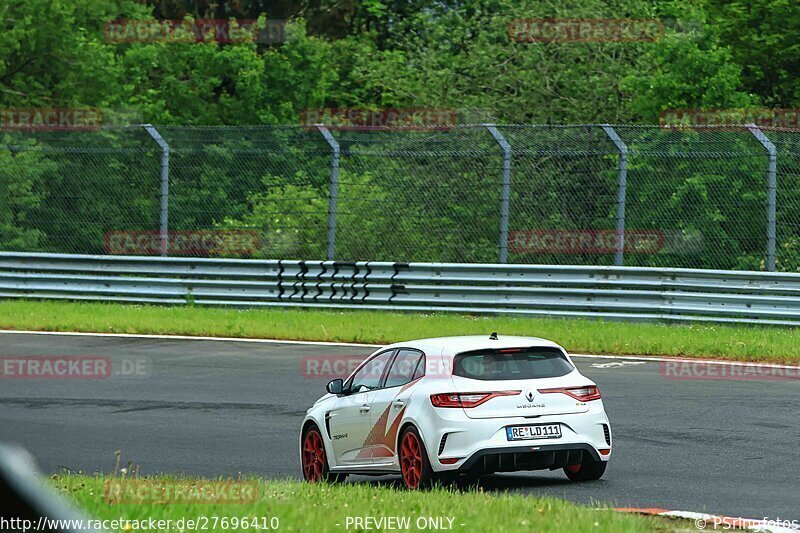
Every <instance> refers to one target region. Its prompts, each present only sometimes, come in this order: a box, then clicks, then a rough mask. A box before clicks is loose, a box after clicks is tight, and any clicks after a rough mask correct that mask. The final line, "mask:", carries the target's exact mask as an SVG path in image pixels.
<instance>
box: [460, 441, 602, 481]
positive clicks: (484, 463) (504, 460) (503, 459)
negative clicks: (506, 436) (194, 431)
mask: <svg viewBox="0 0 800 533" xmlns="http://www.w3.org/2000/svg"><path fill="white" fill-rule="evenodd" d="M587 457H591V458H592V459H593V460H595V461H601V460H602V459H601V457H600V455H599V454H598V453H597V450H595V449H594V448H593V447H592V446H590V445H589V444H543V445H534V446H513V447H508V446H506V447H502V448H487V449H484V450H479V451H477V452H475V453H474V454H472V456H470V457H469V459H467V460H466V461H464V462H463V464H461V466H459V467H458V469H457V470H456V472H458V473H462V474H491V473H492V472H517V471H520V470H545V469H549V470H555V469H557V468H563V467H565V466H567V465H574V464H581V463H583V462H586V459H587Z"/></svg>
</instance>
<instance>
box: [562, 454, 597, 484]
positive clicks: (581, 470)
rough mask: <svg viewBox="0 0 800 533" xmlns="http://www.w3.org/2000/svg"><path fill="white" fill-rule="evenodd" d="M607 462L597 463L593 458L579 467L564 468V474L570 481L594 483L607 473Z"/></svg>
mask: <svg viewBox="0 0 800 533" xmlns="http://www.w3.org/2000/svg"><path fill="white" fill-rule="evenodd" d="M606 463H607V462H606V461H595V460H594V459H592V458H591V457H590V458H589V460H588V461H584V462H583V463H581V464H579V465H569V466H565V467H564V473H565V474H566V475H567V477H568V478H569V479H570V481H594V480H596V479H600V478H601V477H603V474H604V473H605V471H606Z"/></svg>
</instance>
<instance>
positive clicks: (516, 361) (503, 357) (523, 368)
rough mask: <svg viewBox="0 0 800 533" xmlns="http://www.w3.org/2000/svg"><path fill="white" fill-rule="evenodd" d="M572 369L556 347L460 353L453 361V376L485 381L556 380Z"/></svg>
mask: <svg viewBox="0 0 800 533" xmlns="http://www.w3.org/2000/svg"><path fill="white" fill-rule="evenodd" d="M572 369H573V367H572V365H571V364H570V362H569V361H568V360H567V358H566V357H565V356H564V354H563V352H561V350H559V349H557V348H519V349H517V348H514V349H507V350H480V351H474V352H464V353H461V354H458V355H456V356H455V359H454V361H453V374H454V375H456V376H461V377H465V378H470V379H481V380H486V381H491V380H503V379H538V378H555V377H558V376H564V375H566V374H569V373H570V372H572Z"/></svg>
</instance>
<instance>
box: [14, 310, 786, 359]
mask: <svg viewBox="0 0 800 533" xmlns="http://www.w3.org/2000/svg"><path fill="white" fill-rule="evenodd" d="M0 329H25V330H47V331H90V332H105V333H150V334H167V335H170V334H171V335H205V336H222V337H251V338H274V339H290V340H314V341H340V342H361V343H374V344H384V343H389V342H396V341H401V340H407V339H413V338H423V337H438V336H444V335H469V334H486V335H488V334H489V333H490V332H492V331H498V332H500V333H501V334H507V335H532V336H537V337H544V338H547V339H551V340H553V341H555V342H558V343H559V344H561V345H562V346H564V347H565V348H566V349H567V350H568V351H570V352H573V353H596V354H623V355H626V354H627V355H630V354H634V355H670V356H691V357H711V358H725V359H733V360H742V361H763V362H768V361H769V362H778V363H800V329H798V328H786V327H756V326H728V325H725V326H722V325H674V324H670V325H665V324H648V323H628V322H609V321H601V320H567V319H543V318H524V317H511V316H465V315H457V314H427V315H426V314H414V313H386V312H379V311H329V310H300V309H277V308H273V309H249V310H237V309H230V308H210V307H195V306H185V307H162V306H155V305H153V306H150V305H121V304H107V303H72V302H55V301H53V302H50V301H25V300H6V301H0Z"/></svg>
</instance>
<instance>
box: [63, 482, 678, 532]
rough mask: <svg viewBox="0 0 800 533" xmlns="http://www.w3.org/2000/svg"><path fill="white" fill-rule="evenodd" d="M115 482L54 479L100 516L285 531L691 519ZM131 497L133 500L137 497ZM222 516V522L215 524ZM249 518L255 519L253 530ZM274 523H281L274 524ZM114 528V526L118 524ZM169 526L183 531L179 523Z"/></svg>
mask: <svg viewBox="0 0 800 533" xmlns="http://www.w3.org/2000/svg"><path fill="white" fill-rule="evenodd" d="M109 481H111V482H115V481H119V478H111V477H103V476H96V477H89V476H80V475H67V476H55V477H54V478H53V480H52V483H53V485H54V486H55V487H56V488H57V489H58V490H59V491H61V492H62V493H64V494H66V495H67V496H68V497H69V498H71V499H72V500H73V501H74V502H75V503H76V505H77V506H78V507H79V508H81V509H82V510H83V511H84V514H85V515H87V516H88V517H90V518H92V519H100V520H115V519H120V518H121V519H124V520H149V519H150V518H152V519H154V520H169V519H171V520H173V524H175V523H176V521H178V520H180V519H181V518H184V519H198V518H199V517H208V523H207V527H208V531H256V529H255V528H253V527H251V526H252V525H253V523H252V519H254V518H255V519H256V520H257V524H258V525H262V524H263V523H264V522H265V520H264V518H263V517H266V524H267V525H270V519H271V518H272V517H277V521H278V525H279V527H278V528H277V531H314V532H322V531H364V530H365V528H360V527H354V526H355V524H354V523H352V522H351V523H349V524H348V522H347V517H348V516H349V517H351V520H352V519H354V518H355V517H373V518H375V519H380V518H381V517H390V516H392V517H408V519H409V520H410V525H411V527H410V528H409V530H411V531H416V530H419V528H417V527H416V521H417V520H418V519H420V517H422V518H423V519H424V518H425V517H440V518H443V519H444V520H443V522H442V523H443V524H448V521H447V518H451V519H452V522H451V524H452V526H451V527H452V530H454V531H487V532H488V531H502V532H505V531H570V532H572V531H593V532H617V531H675V530H676V529H677V528H678V526H680V525H682V524H683V522H680V521H674V520H669V519H665V518H655V517H644V516H636V515H629V514H623V513H620V512H616V511H613V510H610V509H606V508H593V507H588V506H581V505H575V504H572V503H568V502H566V501H564V500H559V499H556V498H551V497H533V496H523V495H519V494H508V493H487V492H482V491H475V490H470V491H459V490H457V489H453V488H450V489H446V488H445V489H442V488H437V489H434V490H430V491H415V492H409V491H405V490H399V489H395V488H392V487H387V486H377V485H375V484H372V483H357V484H344V485H326V484H320V485H312V484H308V483H302V482H299V481H271V480H263V479H248V480H245V481H244V482H245V483H255V484H256V485H255V487H256V488H255V490H254V491H253V494H255V495H256V498H254V500H255V501H250V502H249V503H234V504H231V503H199V504H198V503H170V504H164V503H153V502H152V500H148V497H147V496H146V495H147V494H150V491H140V490H137V492H136V493H137V494H145V497H144V498H143V499H142V500H137V501H136V502H135V503H126V504H120V503H113V504H109V503H108V502H107V500H106V494H107V492H106V483H107V482H109ZM199 481H200V483H203V481H202V480H199ZM144 482H145V483H146V482H147V480H145V481H144ZM156 483H157V484H158V486H160V487H177V488H184V487H186V486H187V485H189V484H191V480H188V479H175V478H157V481H156ZM149 486H152V485H149ZM125 499H126V500H127V501H131V499H130V498H125ZM184 501H185V499H184ZM213 517H217V518H216V519H214V518H213ZM223 517H225V518H227V519H228V521H227V527H225V526H224V525H223ZM244 519H246V520H244ZM201 520H202V519H201ZM215 520H216V525H217V527H213V526H214V525H215V522H214V521H215ZM234 521H236V523H237V524H238V525H239V527H238V528H233V527H232V526H233V524H234ZM242 524H247V528H245V527H244V526H242ZM420 524H422V522H420ZM462 524H463V525H462ZM110 525H111V524H108V526H110ZM163 525H166V523H164V524H163ZM272 525H275V523H274V522H272ZM348 525H350V527H347V526H348ZM109 529H110V530H112V531H113V530H114V529H113V528H112V527H109ZM131 529H132V530H135V529H136V528H135V527H132V528H131ZM131 529H129V530H128V531H130V530H131ZM164 529H166V527H165V528H164ZM185 529H186V530H189V528H185ZM119 530H124V528H123V529H119ZM119 530H118V531H119ZM167 530H169V531H178V529H177V528H176V527H173V528H172V529H167ZM378 530H383V531H386V530H389V529H386V528H379V529H378ZM261 531H264V530H263V529H262V530H261Z"/></svg>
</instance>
